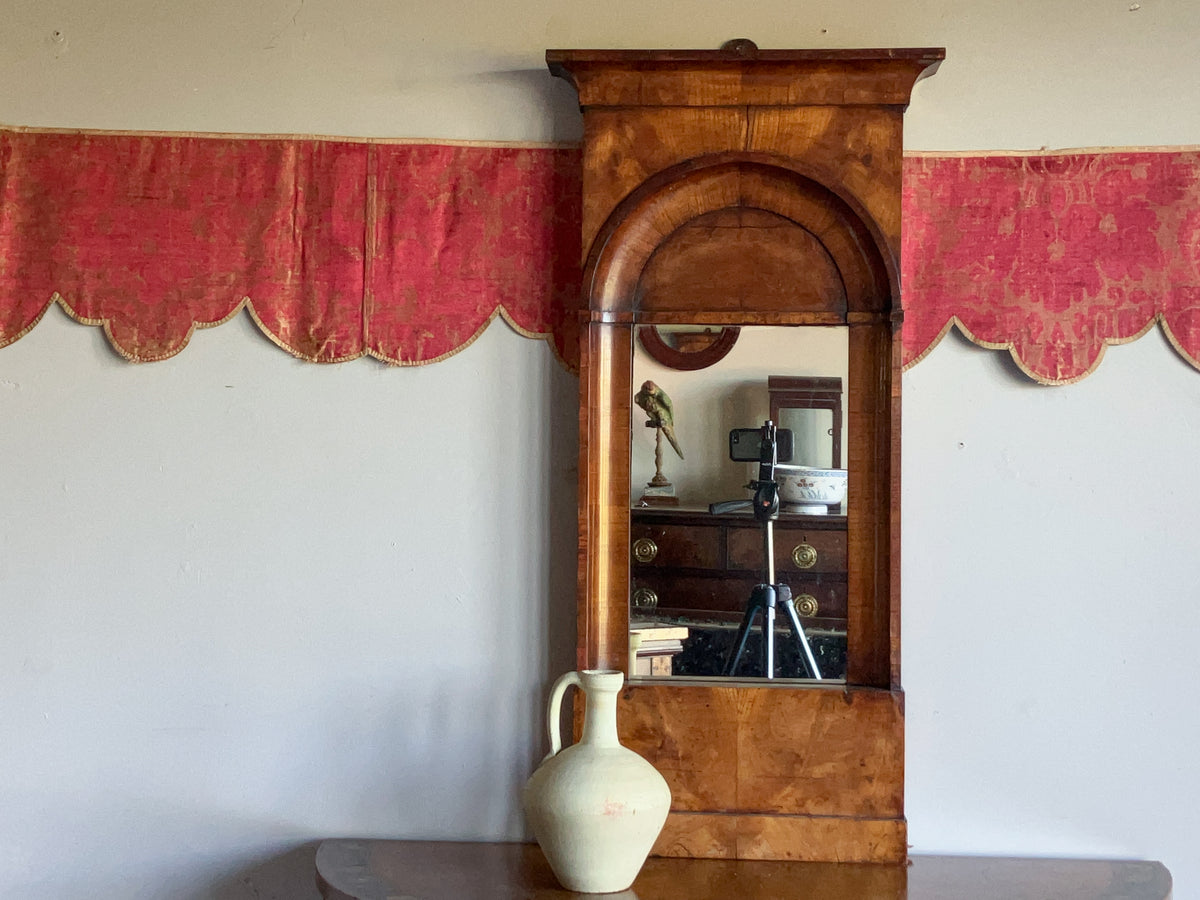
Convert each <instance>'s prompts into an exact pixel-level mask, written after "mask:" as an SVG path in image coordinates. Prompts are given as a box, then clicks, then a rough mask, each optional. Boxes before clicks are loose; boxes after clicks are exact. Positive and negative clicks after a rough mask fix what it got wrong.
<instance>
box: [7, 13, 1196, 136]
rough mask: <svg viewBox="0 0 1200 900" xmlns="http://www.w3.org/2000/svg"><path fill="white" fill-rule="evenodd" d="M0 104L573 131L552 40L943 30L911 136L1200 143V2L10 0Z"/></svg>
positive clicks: (692, 40) (849, 39) (266, 128)
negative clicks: (548, 60) (548, 61)
mask: <svg viewBox="0 0 1200 900" xmlns="http://www.w3.org/2000/svg"><path fill="white" fill-rule="evenodd" d="M3 12H4V22H5V26H4V30H3V34H2V35H0V50H2V51H3V52H2V53H0V84H4V85H6V90H5V91H4V92H3V97H2V99H0V121H3V122H7V123H9V124H20V125H52V126H66V127H90V128H116V129H125V128H129V129H149V130H154V129H167V130H196V131H242V132H287V133H318V134H320V133H324V134H344V135H360V136H385V137H396V136H402V137H440V138H462V139H476V140H575V139H577V138H578V136H579V134H580V126H579V123H578V119H577V117H576V116H575V114H574V99H573V95H572V92H571V91H570V89H569V88H568V87H567V86H566V85H565V84H563V83H559V82H554V81H552V80H549V79H547V78H546V77H545V67H544V62H543V53H544V50H545V48H547V47H717V46H719V45H720V44H721V43H722V42H723V41H725V40H727V39H729V38H731V37H743V36H745V37H750V38H752V39H754V40H756V41H757V42H758V43H759V45H760V46H762V47H863V46H865V47H887V46H945V47H946V48H947V60H946V62H945V63H944V64H943V65H942V67H941V70H940V71H939V72H938V74H937V75H936V77H935V78H933V79H930V80H927V81H925V82H922V83H921V84H920V85H919V86H918V87H917V89H916V92H915V94H914V96H913V103H912V106H911V108H910V113H911V114H910V116H909V118H908V121H907V125H906V129H907V137H906V140H907V145H908V147H909V148H910V149H939V150H955V149H998V148H1020V149H1026V148H1038V147H1043V146H1046V147H1051V148H1054V147H1080V146H1093V145H1109V144H1119V145H1132V144H1192V143H1196V142H1197V141H1198V140H1200V138H1198V137H1197V134H1198V133H1200V127H1198V125H1200V104H1196V103H1194V102H1188V100H1187V98H1188V97H1189V96H1190V92H1191V91H1193V90H1194V88H1195V86H1196V85H1197V84H1200V54H1197V53H1196V52H1195V41H1196V36H1197V35H1198V34H1200V4H1197V3H1194V2H1187V0H1182V2H1180V0H1142V2H1140V3H1133V2H1131V0H1087V2H1080V0H1048V2H1034V0H971V2H962V0H958V2H955V0H939V2H923V0H894V2H875V3H861V2H860V3H845V2H834V0H824V2H811V3H804V4H801V3H795V2H788V0H764V2H758V3H754V4H742V3H730V2H717V0H708V2H691V3H683V2H675V3H671V2H661V0H659V2H647V0H613V2H606V3H592V4H584V3H563V2H561V0H557V2H551V0H521V2H516V3H513V2H510V3H497V2H494V0H465V2H450V3H444V4H426V3H416V2H385V0H370V2H331V0H288V2H278V0H266V2H256V3H245V2H240V0H216V2H210V3H204V4H189V3H162V2H155V0H125V2H73V0H54V2H34V0H21V2H18V0H5V2H4V4H3Z"/></svg>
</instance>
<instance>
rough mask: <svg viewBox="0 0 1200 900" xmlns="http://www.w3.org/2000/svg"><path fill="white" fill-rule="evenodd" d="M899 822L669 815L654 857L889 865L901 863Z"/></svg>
mask: <svg viewBox="0 0 1200 900" xmlns="http://www.w3.org/2000/svg"><path fill="white" fill-rule="evenodd" d="M907 848H908V825H907V823H906V822H905V821H904V819H856V818H842V817H837V816H771V815H757V816H756V815H736V814H728V813H688V812H672V813H671V814H670V816H668V817H667V824H666V826H665V827H664V828H663V832H662V834H661V835H660V836H659V838H658V841H657V842H656V843H655V844H654V849H653V850H652V851H651V853H652V855H654V856H685V857H707V858H714V859H776V860H779V859H791V860H798V861H800V862H864V863H894V862H899V861H902V860H904V858H905V856H906V854H907Z"/></svg>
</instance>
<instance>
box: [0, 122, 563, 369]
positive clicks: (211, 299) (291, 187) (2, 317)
mask: <svg viewBox="0 0 1200 900" xmlns="http://www.w3.org/2000/svg"><path fill="white" fill-rule="evenodd" d="M579 194H580V191H579V156H578V153H577V152H574V151H570V150H562V149H556V148H550V147H517V146H487V147H480V146H471V145H461V144H460V145H446V144H430V143H406V142H384V141H351V140H320V139H312V138H295V137H290V138H251V137H220V136H217V137H198V136H189V135H149V134H140V135H125V134H101V133H59V132H45V131H41V132H38V131H23V130H22V131H0V346H3V345H4V344H7V343H10V342H12V341H14V340H16V339H17V338H19V337H21V335H23V334H25V333H26V332H27V331H28V330H29V329H30V328H32V327H33V325H35V324H36V323H37V321H38V320H39V319H40V318H41V316H42V315H43V313H44V312H45V311H46V309H47V307H48V306H49V305H50V303H51V302H52V301H53V300H54V299H58V300H59V302H61V303H62V305H63V306H64V308H66V310H67V311H68V312H69V313H70V314H71V315H72V316H74V317H75V318H76V319H79V320H80V321H82V322H86V323H89V324H93V325H101V324H102V325H103V326H104V328H105V331H106V332H107V333H108V336H109V339H110V340H111V341H112V344H113V346H114V347H115V348H116V349H117V351H118V352H119V353H121V354H122V355H123V356H125V357H127V358H128V359H131V360H138V361H146V360H157V359H164V358H166V357H169V356H172V355H174V354H175V353H178V352H179V351H180V350H181V349H183V347H184V346H185V345H186V344H187V342H188V338H189V337H190V336H191V332H192V329H193V327H196V326H199V327H206V326H210V325H215V324H218V323H220V322H224V321H226V320H227V319H229V318H230V317H232V316H233V315H235V314H236V313H237V312H238V311H239V310H240V309H241V308H242V306H243V305H246V306H247V307H248V308H249V310H250V312H251V313H252V314H253V316H254V318H255V321H257V322H258V324H259V326H260V327H261V328H262V329H263V331H264V332H266V334H267V335H269V336H270V338H271V339H272V340H273V341H275V342H276V343H277V344H279V346H281V347H283V348H284V349H286V350H288V351H289V352H290V353H293V354H294V355H296V356H298V357H300V358H302V359H307V360H312V361H314V362H339V361H342V360H348V359H354V358H355V357H358V356H363V355H369V356H374V357H378V358H379V359H383V360H387V361H388V362H392V363H397V364H401V365H419V364H422V363H429V362H434V361H436V360H439V359H442V358H444V357H446V356H449V355H451V354H453V353H455V352H456V351H458V350H461V349H462V348H463V347H464V346H466V345H467V344H469V343H470V342H471V341H472V340H473V339H474V338H475V337H476V336H477V335H478V334H479V333H480V331H482V330H483V328H485V327H486V326H487V324H488V322H490V321H491V320H492V319H493V318H494V317H495V316H496V315H502V316H504V317H505V318H506V319H507V320H508V321H509V323H510V324H511V325H512V326H513V327H514V328H516V329H517V330H518V331H520V332H521V333H522V334H525V335H528V336H531V337H542V338H553V339H554V340H555V346H556V349H557V350H558V352H559V354H560V356H563V357H564V358H566V359H567V361H568V363H569V362H570V357H571V355H572V352H573V351H574V347H573V344H571V343H570V341H568V339H567V338H566V335H565V330H564V328H562V327H560V326H561V324H562V320H563V317H564V315H565V310H566V309H567V308H568V307H569V306H570V305H571V304H573V303H574V298H575V297H576V296H577V294H578V290H579V288H578V284H579V276H578V269H579V256H580V251H579V240H580V239H579V216H580V196H579Z"/></svg>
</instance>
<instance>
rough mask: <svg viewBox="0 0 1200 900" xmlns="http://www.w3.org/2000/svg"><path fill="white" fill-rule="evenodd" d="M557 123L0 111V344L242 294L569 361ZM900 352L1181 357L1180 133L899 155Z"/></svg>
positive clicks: (221, 307) (356, 331)
mask: <svg viewBox="0 0 1200 900" xmlns="http://www.w3.org/2000/svg"><path fill="white" fill-rule="evenodd" d="M579 161H580V157H579V151H578V149H576V148H565V147H537V146H505V145H468V144H446V143H431V142H407V141H356V140H338V139H315V138H298V137H282V138H279V137H247V136H198V135H157V134H133V135H129V134H108V133H79V132H54V131H32V130H20V129H13V130H2V129H0V346H3V345H5V344H8V343H11V342H12V341H14V340H17V339H18V338H19V337H21V336H22V335H23V334H25V333H26V332H28V331H29V329H31V328H32V327H33V326H34V325H35V324H36V323H37V321H38V320H39V319H40V318H41V316H42V315H43V314H44V313H45V310H46V309H47V308H48V306H49V305H50V304H51V303H52V302H54V301H55V300H56V299H57V300H59V301H60V302H61V303H62V305H63V306H64V308H66V309H67V311H68V312H69V313H70V314H71V315H73V316H74V317H75V318H77V319H79V320H80V321H83V322H87V323H90V324H96V325H103V326H104V328H105V330H106V332H107V333H108V336H109V338H110V340H111V342H112V344H113V346H114V347H115V348H116V349H117V350H118V352H120V353H121V354H123V355H124V356H126V357H127V358H129V359H131V360H138V361H145V360H155V359H164V358H166V357H169V356H172V355H173V354H175V353H178V352H179V351H180V350H181V349H182V348H183V347H184V346H185V345H186V344H187V341H188V339H189V337H190V335H191V332H192V330H193V329H194V328H195V327H206V326H209V325H214V324H218V323H220V322H223V321H225V320H227V319H229V318H230V317H232V316H233V315H235V314H236V313H237V312H238V311H239V310H240V309H241V308H242V307H243V306H246V307H247V308H248V309H249V311H250V313H251V314H252V315H253V316H254V318H255V320H256V321H257V322H258V324H259V326H260V327H261V328H262V330H263V331H264V332H265V333H266V334H267V335H268V336H269V337H270V338H271V339H272V340H273V341H275V342H276V343H277V344H279V345H280V346H281V347H283V348H284V349H286V350H288V351H289V352H290V353H292V354H294V355H296V356H298V357H300V358H302V359H307V360H312V361H316V362H337V361H341V360H348V359H354V358H356V357H359V356H364V355H369V356H374V357H377V358H379V359H382V360H386V361H388V362H391V363H395V364H400V365H419V364H423V363H428V362H434V361H437V360H439V359H443V358H445V357H446V356H448V355H450V354H453V353H455V352H457V351H458V350H461V349H462V348H463V347H465V346H467V345H468V344H469V343H470V342H471V341H472V340H474V338H475V337H476V336H478V334H479V333H480V332H481V331H482V329H483V328H485V327H486V326H487V324H488V323H489V322H490V321H491V320H492V319H494V318H495V317H496V316H502V317H503V318H505V319H506V320H507V321H508V322H509V324H511V325H512V326H513V327H514V328H516V329H517V330H518V331H519V332H521V333H522V334H525V335H527V336H530V337H537V338H544V339H547V340H550V341H551V342H552V345H553V346H554V348H555V351H556V352H557V354H558V356H559V357H560V359H562V360H563V361H564V362H565V363H566V364H567V365H568V366H569V367H572V368H574V365H575V362H576V356H577V347H576V344H575V339H574V327H575V324H576V318H575V308H576V303H577V299H578V296H579V284H578V277H579V261H580V247H579V220H580V190H579V178H580V173H579ZM904 216H905V232H904V240H903V251H902V260H901V268H902V272H903V286H904V306H905V313H906V314H905V322H904V334H903V337H904V353H905V360H906V363H907V364H910V365H911V364H912V363H914V362H916V361H918V360H920V359H921V358H922V357H923V356H924V355H925V354H926V353H928V352H929V350H930V349H931V348H932V347H933V346H934V345H936V343H937V341H938V340H939V339H940V338H941V337H942V336H943V335H944V334H945V333H946V332H947V330H948V329H949V328H950V327H951V325H954V324H957V325H958V327H959V328H960V329H961V330H962V331H963V332H964V333H965V334H967V336H968V337H970V338H971V339H972V340H974V341H976V342H977V343H980V344H983V345H984V346H988V347H997V348H1008V349H1009V350H1010V352H1011V353H1012V354H1013V356H1014V357H1015V358H1016V360H1017V362H1018V364H1019V365H1020V366H1021V367H1022V368H1023V369H1024V370H1025V371H1026V372H1028V373H1029V374H1030V375H1031V376H1032V377H1034V378H1036V379H1037V380H1039V381H1042V382H1045V383H1065V382H1069V381H1074V380H1077V379H1079V378H1082V377H1083V376H1084V375H1086V374H1087V373H1088V372H1090V371H1091V370H1092V369H1093V368H1095V366H1096V365H1097V364H1098V362H1099V360H1100V357H1101V355H1102V354H1103V351H1104V347H1105V346H1107V345H1108V344H1110V343H1117V342H1122V341H1127V340H1132V339H1133V338H1135V337H1137V336H1138V335H1140V334H1141V333H1143V332H1144V331H1145V330H1146V329H1148V328H1150V327H1151V326H1152V325H1153V324H1154V322H1156V321H1158V322H1161V324H1162V326H1163V328H1164V330H1165V331H1166V333H1167V335H1168V337H1169V338H1170V339H1171V341H1172V343H1173V344H1174V345H1175V347H1176V349H1177V350H1178V351H1179V352H1180V354H1181V355H1182V356H1183V357H1184V358H1185V359H1187V360H1188V362H1190V363H1191V364H1192V365H1194V366H1197V367H1200V151H1197V150H1195V149H1174V150H1154V151H1150V150H1115V151H1105V152H1071V153H1034V154H974V155H965V154H918V155H912V156H909V157H907V158H906V160H905V188H904Z"/></svg>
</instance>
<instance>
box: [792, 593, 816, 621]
mask: <svg viewBox="0 0 1200 900" xmlns="http://www.w3.org/2000/svg"><path fill="white" fill-rule="evenodd" d="M817 609H818V606H817V598H816V597H814V596H813V595H812V594H800V595H798V596H797V597H796V612H798V613H800V615H802V616H815V615H816V614H817Z"/></svg>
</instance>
